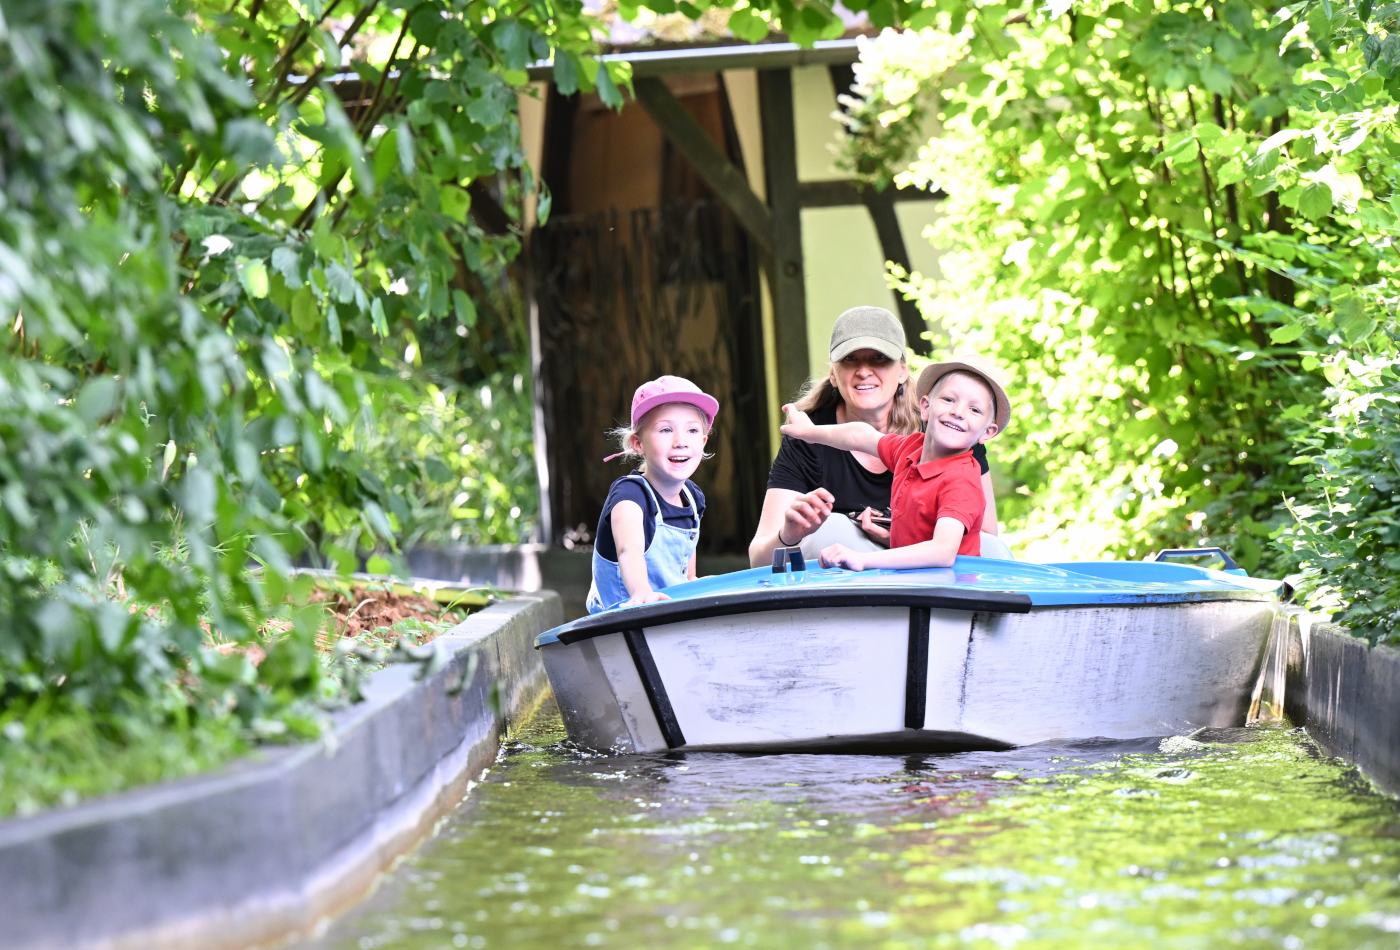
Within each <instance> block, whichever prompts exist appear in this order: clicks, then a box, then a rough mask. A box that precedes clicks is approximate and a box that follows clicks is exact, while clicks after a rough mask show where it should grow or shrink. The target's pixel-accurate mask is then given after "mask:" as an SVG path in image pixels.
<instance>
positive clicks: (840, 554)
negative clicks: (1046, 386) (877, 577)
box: [782, 356, 1011, 571]
mask: <svg viewBox="0 0 1400 950" xmlns="http://www.w3.org/2000/svg"><path fill="white" fill-rule="evenodd" d="M999 377H1000V374H999V373H998V372H997V370H996V367H994V366H993V365H992V364H991V363H990V362H989V361H987V360H984V359H982V358H981V357H979V356H964V357H961V358H959V359H957V360H954V361H952V362H948V363H934V364H933V365H931V366H929V367H927V368H925V369H924V371H923V372H922V373H920V374H919V381H918V383H917V384H916V386H915V390H914V392H915V394H916V395H917V396H918V398H919V417H920V418H921V419H923V420H924V430H925V431H923V432H922V433H919V432H916V433H914V434H913V435H881V434H880V433H879V432H878V431H877V430H876V429H875V428H874V427H873V426H870V425H867V424H866V423H864V422H847V423H844V424H842V425H830V426H819V425H813V424H812V420H811V419H810V418H808V416H807V414H806V413H805V412H801V411H799V410H797V409H794V408H793V407H792V406H784V407H783V408H784V409H785V410H786V411H787V414H788V422H787V425H784V426H783V427H782V431H783V434H784V435H790V436H792V437H793V438H796V439H801V440H803V441H804V442H815V443H818V444H820V445H829V446H831V447H833V448H837V449H844V450H845V451H847V452H866V453H868V454H870V455H877V456H879V459H880V461H881V462H883V463H884V464H885V466H886V467H887V468H889V469H890V470H891V471H893V472H894V486H893V489H892V491H891V493H890V510H891V515H892V519H891V525H890V548H889V550H888V551H874V552H856V551H851V550H848V549H847V548H846V547H844V546H843V545H840V544H833V545H832V546H831V547H829V548H825V549H823V550H822V552H821V563H822V566H823V567H844V568H847V569H849V570H852V571H864V570H866V569H868V568H874V567H886V568H897V569H898V568H915V567H951V566H952V564H953V559H954V558H955V557H957V555H959V554H971V555H980V554H981V553H982V544H981V532H982V515H983V512H984V511H985V509H986V499H985V498H984V497H983V495H982V480H981V471H980V469H979V467H978V465H977V463H976V462H975V461H973V459H972V447H973V446H974V445H976V444H977V443H979V442H986V441H988V440H989V439H991V438H993V437H994V436H996V435H997V434H998V433H1000V432H1001V431H1002V430H1003V429H1005V428H1006V424H1007V423H1008V422H1010V421H1011V405H1010V403H1009V402H1008V400H1007V398H1006V389H1005V387H1004V386H1003V385H1002V384H1001V381H1000V379H999Z"/></svg>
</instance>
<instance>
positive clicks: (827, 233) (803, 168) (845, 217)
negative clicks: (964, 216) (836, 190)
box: [775, 66, 942, 444]
mask: <svg viewBox="0 0 1400 950" xmlns="http://www.w3.org/2000/svg"><path fill="white" fill-rule="evenodd" d="M792 92H793V109H794V113H795V115H794V119H795V124H796V127H797V176H798V180H799V181H802V182H817V181H843V180H849V179H850V177H851V176H850V174H849V173H848V172H845V171H842V170H841V169H839V168H837V166H836V159H837V154H838V150H839V149H840V147H841V142H842V139H843V137H844V136H845V129H844V127H843V126H842V125H841V123H840V122H839V121H837V120H836V119H835V118H833V116H832V113H834V112H836V110H837V109H838V105H837V102H836V88H835V86H834V85H833V84H832V81H831V73H830V71H829V70H828V69H827V68H826V67H825V66H799V67H797V68H795V69H793V71H792ZM895 213H896V215H897V216H898V218H899V224H900V231H901V233H902V234H903V235H904V244H905V247H906V248H907V249H908V252H909V257H910V263H911V264H912V265H913V267H914V269H915V270H916V271H919V272H920V273H922V274H924V275H925V276H942V274H941V271H940V269H939V266H938V260H939V257H940V254H939V252H938V251H937V250H935V249H934V247H933V245H931V244H930V243H929V242H928V240H927V239H926V238H925V237H924V236H923V231H924V229H925V228H926V227H927V226H928V225H929V224H931V223H932V222H933V221H934V220H935V218H936V215H937V213H938V202H936V201H901V202H897V203H896V204H895ZM802 245H803V248H802V249H803V265H804V268H803V269H804V271H805V278H806V287H807V347H808V351H809V353H810V357H811V367H812V369H811V372H812V375H813V376H817V377H819V376H823V375H825V374H826V371H827V368H826V364H827V353H828V350H827V344H828V342H829V341H830V337H831V327H832V324H834V323H835V322H836V318H837V317H838V316H840V315H841V313H842V312H843V311H845V310H847V309H849V308H851V307H857V306H862V305H866V306H870V305H873V306H880V307H887V308H889V309H890V310H891V311H894V312H896V313H897V312H898V309H899V307H898V303H897V301H896V298H895V294H894V292H893V291H892V290H890V288H889V285H888V284H887V283H886V281H885V256H884V252H883V251H882V249H881V247H880V239H879V237H878V235H877V234H876V231H875V225H874V222H873V221H872V220H871V217H870V213H869V212H868V211H867V210H866V208H865V207H864V206H862V205H847V206H842V207H830V208H804V209H803V211H802ZM775 444H776V443H775Z"/></svg>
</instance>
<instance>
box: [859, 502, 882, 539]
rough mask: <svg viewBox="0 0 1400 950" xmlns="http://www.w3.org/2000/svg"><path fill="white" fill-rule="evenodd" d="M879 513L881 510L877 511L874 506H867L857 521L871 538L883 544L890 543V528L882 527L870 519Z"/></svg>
mask: <svg viewBox="0 0 1400 950" xmlns="http://www.w3.org/2000/svg"><path fill="white" fill-rule="evenodd" d="M879 513H880V512H878V511H876V510H875V509H874V508H867V509H865V510H864V511H862V512H861V513H860V517H859V518H857V519H856V522H857V523H858V524H859V525H860V530H862V531H864V532H865V533H866V534H867V535H869V536H870V537H871V538H873V539H874V540H876V541H879V542H881V543H882V544H889V543H890V530H889V529H888V528H882V527H880V526H879V525H877V524H875V523H874V522H872V521H871V520H870V519H871V518H873V517H875V516H876V515H878V514H879Z"/></svg>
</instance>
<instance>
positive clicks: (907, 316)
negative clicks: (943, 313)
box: [862, 188, 933, 356]
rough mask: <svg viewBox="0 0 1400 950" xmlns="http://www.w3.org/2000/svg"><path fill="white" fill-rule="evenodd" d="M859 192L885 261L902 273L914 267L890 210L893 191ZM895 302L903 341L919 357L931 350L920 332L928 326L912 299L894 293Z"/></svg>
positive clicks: (895, 219)
mask: <svg viewBox="0 0 1400 950" xmlns="http://www.w3.org/2000/svg"><path fill="white" fill-rule="evenodd" d="M862 194H863V196H864V198H865V207H866V208H867V209H868V210H869V211H870V220H872V221H874V222H875V233H876V235H878V236H879V238H880V250H881V251H883V252H884V255H885V260H887V261H890V262H892V263H895V264H898V265H899V266H900V267H902V268H904V272H905V273H906V274H907V273H909V272H910V271H912V270H913V269H914V266H913V265H912V264H910V263H909V251H908V249H907V248H906V247H905V246H904V234H903V232H901V231H900V229H899V218H898V216H897V215H896V214H895V213H894V196H895V190H894V189H893V188H886V189H885V190H884V191H875V190H874V189H873V188H867V189H864V191H863V192H862ZM895 301H896V303H897V304H898V306H899V322H900V323H901V324H903V325H904V339H905V342H906V344H907V345H908V347H909V349H911V350H913V351H914V352H915V353H917V354H919V355H920V356H928V355H929V354H930V353H932V352H933V347H932V346H931V345H930V344H929V341H928V340H926V339H924V336H923V334H924V331H925V330H927V329H928V325H927V324H926V323H924V315H923V314H922V313H920V312H919V308H918V306H917V305H916V304H915V303H914V301H912V300H905V299H904V295H903V294H901V293H898V292H896V294H895Z"/></svg>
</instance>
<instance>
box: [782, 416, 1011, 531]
mask: <svg viewBox="0 0 1400 950" xmlns="http://www.w3.org/2000/svg"><path fill="white" fill-rule="evenodd" d="M810 415H811V417H812V422H814V423H816V424H817V425H819V426H834V425H836V407H835V406H828V407H826V408H825V409H818V410H817V411H815V412H813V413H810ZM972 457H973V458H974V459H976V460H977V464H978V465H980V466H982V473H983V474H984V475H985V474H986V473H987V471H988V466H987V447H986V446H985V445H981V444H978V445H975V446H973V447H972ZM893 485H894V473H893V472H884V473H882V474H880V475H876V474H875V473H874V472H872V471H869V470H868V469H866V467H865V466H864V465H861V464H860V463H859V462H857V461H856V457H855V456H854V455H852V454H851V453H850V452H845V451H842V450H841V449H833V448H832V447H831V446H829V445H813V444H812V443H810V442H803V441H801V440H800V439H794V438H792V437H791V436H786V435H785V436H783V444H782V445H781V446H780V447H779V448H778V457H777V458H776V459H774V460H773V468H772V469H771V470H770V471H769V472H768V487H769V488H783V489H787V490H788V491H795V492H798V493H799V494H804V495H805V494H806V493H807V492H810V491H815V490H816V489H818V488H825V489H826V490H827V491H829V492H831V494H832V497H834V498H835V499H836V502H835V504H834V505H832V508H833V510H835V511H838V512H840V513H841V514H845V515H850V516H851V517H855V516H856V515H858V514H860V513H861V512H862V511H864V510H865V509H866V508H874V509H875V510H876V511H883V510H884V509H886V508H888V507H889V506H890V489H891V487H892V486H893Z"/></svg>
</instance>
